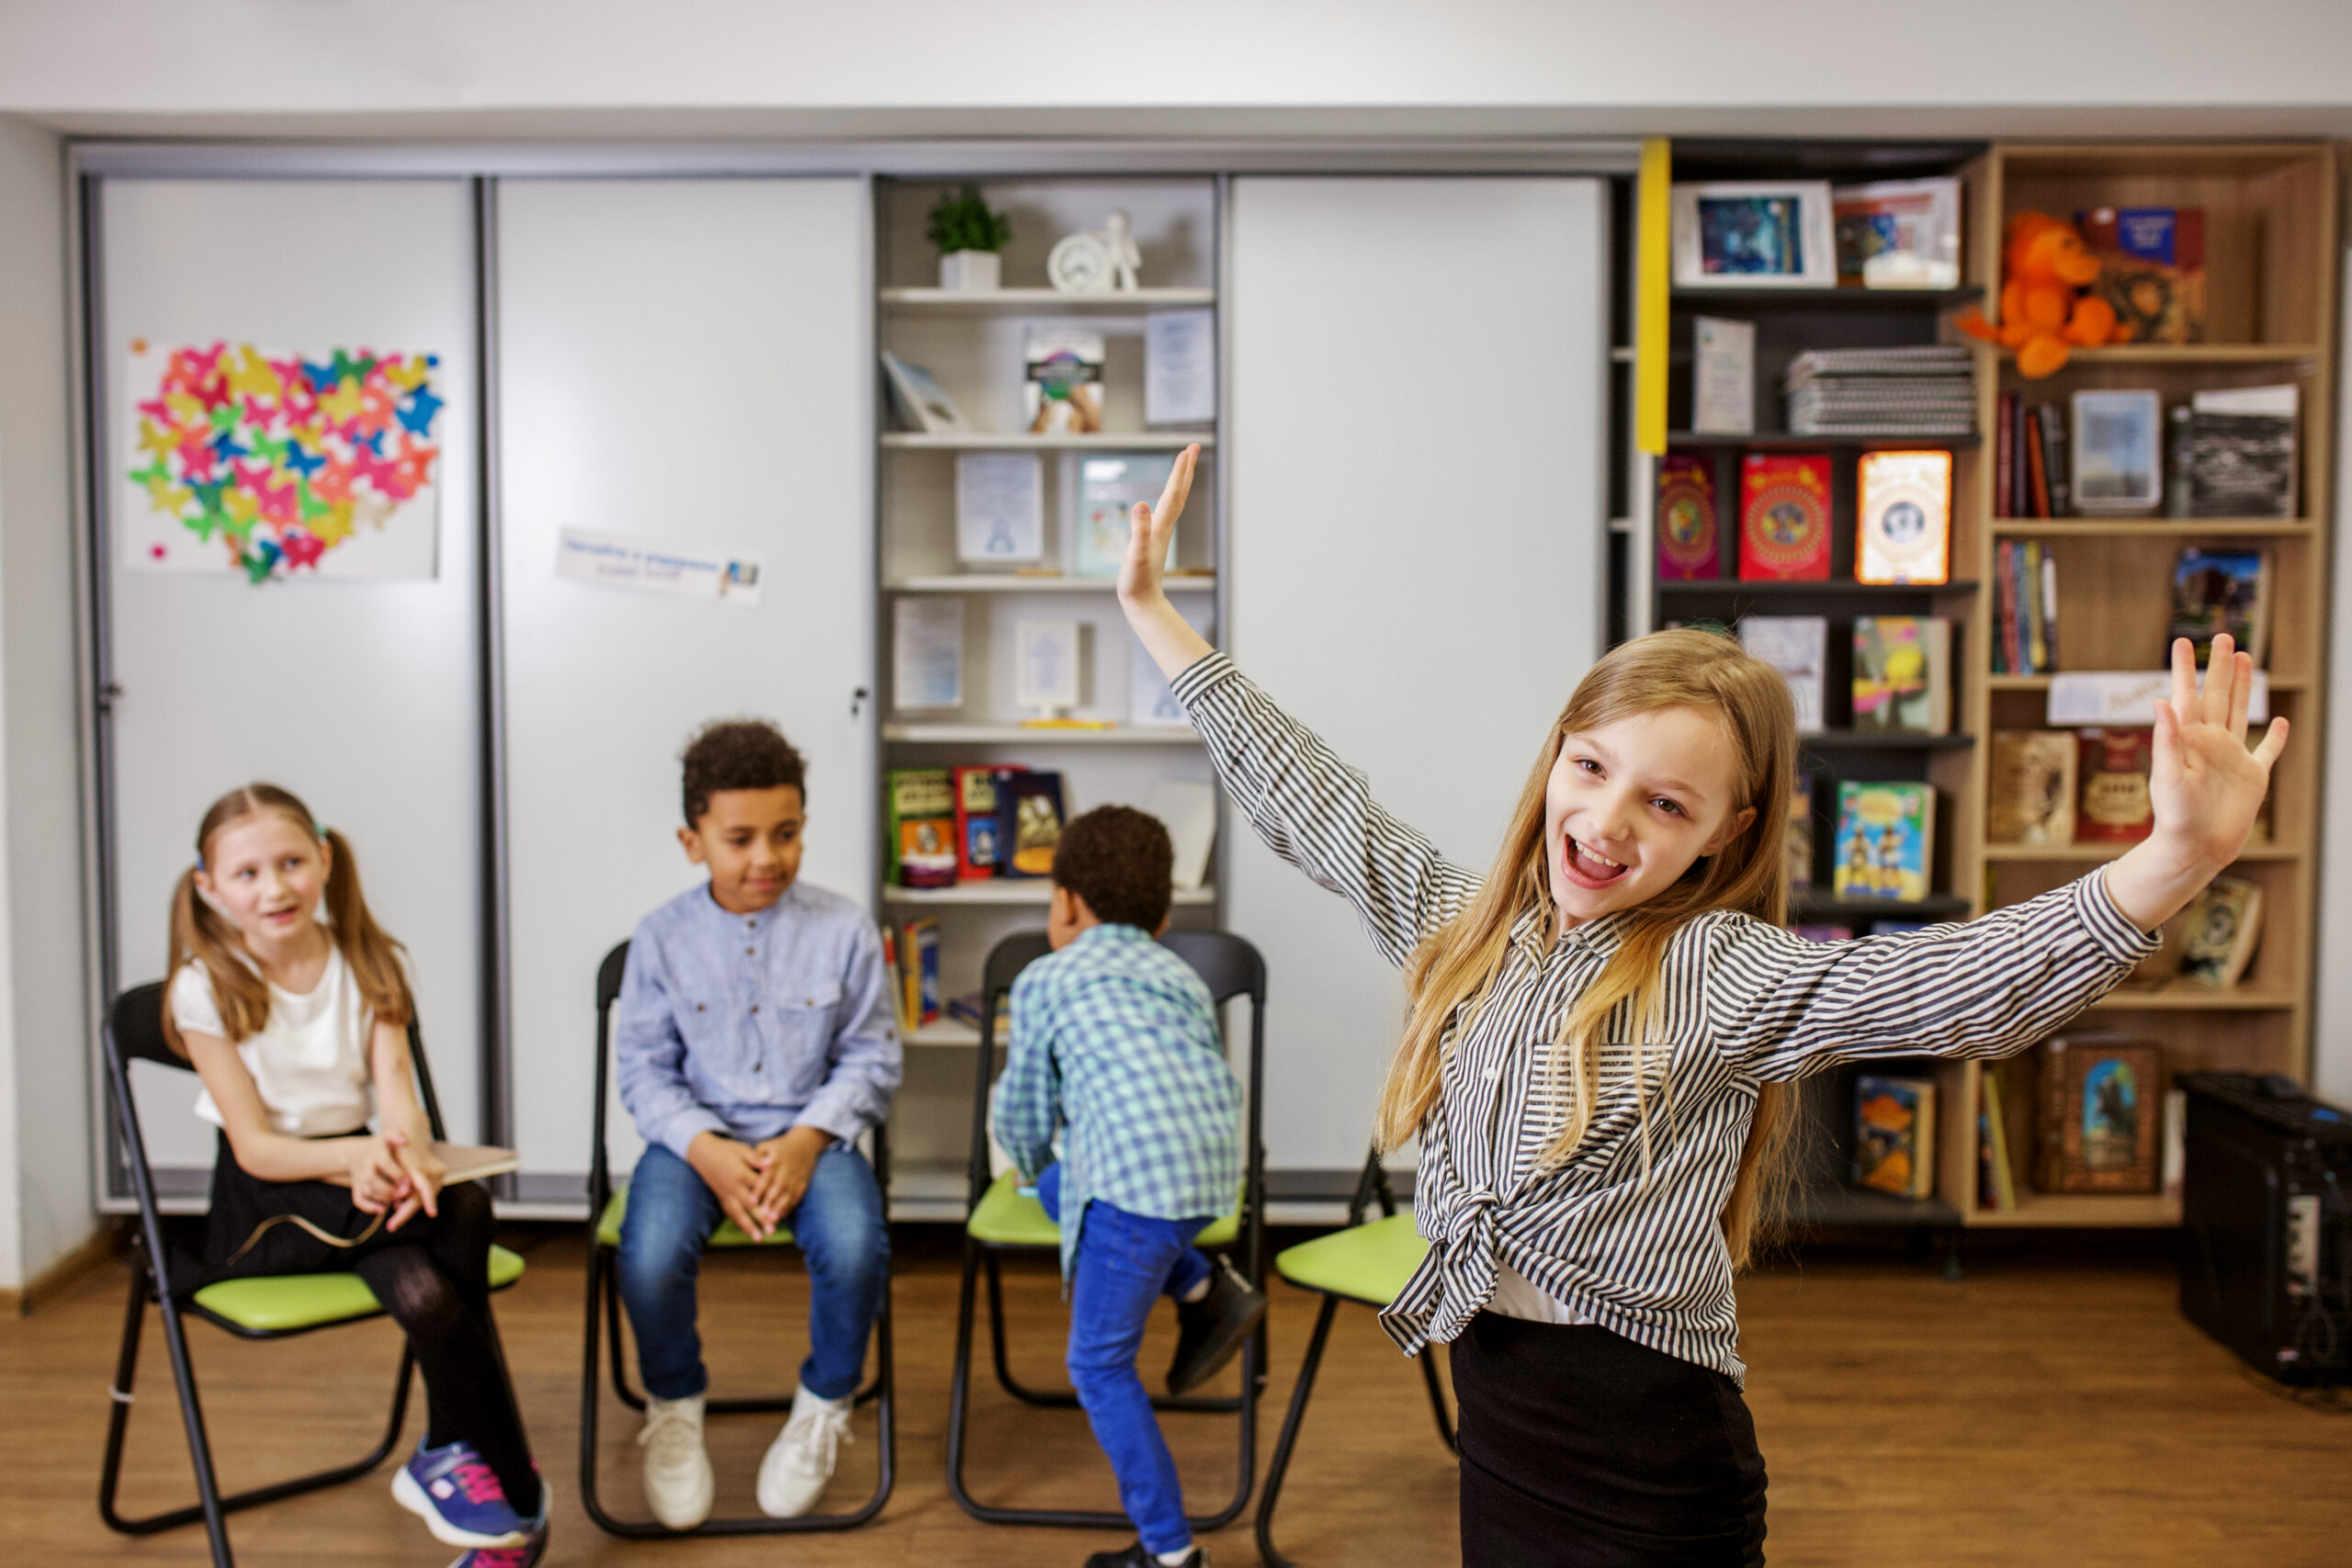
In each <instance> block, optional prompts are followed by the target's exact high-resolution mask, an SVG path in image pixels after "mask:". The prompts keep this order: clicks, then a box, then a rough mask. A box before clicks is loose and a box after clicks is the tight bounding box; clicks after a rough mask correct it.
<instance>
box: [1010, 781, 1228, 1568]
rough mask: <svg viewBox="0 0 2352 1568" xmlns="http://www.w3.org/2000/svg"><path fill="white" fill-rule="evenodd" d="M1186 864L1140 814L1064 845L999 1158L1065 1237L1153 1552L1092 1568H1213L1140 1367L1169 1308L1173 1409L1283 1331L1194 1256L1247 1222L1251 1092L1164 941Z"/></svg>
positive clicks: (1112, 1428)
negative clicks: (1240, 1204) (1059, 1140)
mask: <svg viewBox="0 0 2352 1568" xmlns="http://www.w3.org/2000/svg"><path fill="white" fill-rule="evenodd" d="M1173 858H1174V857H1173V852H1172V850H1171V848H1170V843H1169V840H1168V829H1165V828H1163V827H1161V826H1160V824H1159V819H1158V818H1154V817H1150V816H1147V815H1146V814H1144V813H1143V812H1140V811H1136V810H1132V809H1130V808H1128V807H1124V806H1105V807H1100V808H1098V809H1096V810H1093V811H1090V812H1087V813H1086V814H1085V815H1084V816H1082V817H1079V818H1075V819H1073V820H1072V821H1071V822H1070V824H1069V827H1067V828H1066V829H1063V830H1062V838H1061V843H1060V845H1059V847H1058V848H1057V849H1056V851H1055V852H1054V873H1053V878H1054V886H1053V904H1052V911H1051V914H1050V915H1049V916H1048V918H1047V920H1046V934H1047V936H1048V938H1049V939H1050V940H1051V942H1052V943H1053V946H1054V952H1053V953H1050V954H1048V955H1047V956H1046V957H1044V958H1041V959H1039V960H1038V961H1037V962H1036V963H1035V964H1031V965H1030V966H1029V967H1028V968H1027V969H1025V970H1023V972H1022V975H1021V978H1020V979H1018V980H1016V981H1015V982H1013V987H1012V1049H1011V1051H1010V1053H1009V1055H1007V1057H1006V1059H1005V1066H1004V1076H1003V1077H1001V1078H1000V1079H999V1080H998V1081H997V1087H996V1095H995V1100H994V1105H993V1109H994V1111H995V1127H996V1136H997V1141H998V1142H999V1143H1000V1144H1001V1145H1003V1147H1004V1150H1005V1152H1006V1153H1007V1154H1008V1155H1010V1156H1012V1160H1013V1163H1014V1164H1016V1165H1018V1166H1019V1167H1020V1168H1021V1174H1022V1176H1023V1179H1026V1180H1034V1181H1035V1183H1036V1186H1037V1196H1038V1198H1039V1199H1040V1200H1041V1201H1043V1202H1044V1204H1045V1206H1046V1213H1049V1214H1052V1215H1053V1216H1054V1218H1055V1219H1056V1220H1057V1222H1058V1223H1059V1224H1060V1225H1061V1233H1062V1276H1063V1279H1064V1280H1065V1281H1067V1283H1068V1287H1069V1298H1070V1325H1069V1376H1070V1384H1071V1386H1072V1387H1073V1388H1075V1389H1076V1390H1077V1391H1078V1402H1079V1404H1080V1405H1082V1406H1083V1407H1084V1408H1085V1411H1086V1416H1087V1419H1088V1421H1089V1422H1091V1424H1092V1426H1093V1427H1094V1440H1095V1441H1096V1442H1098V1443H1100V1444H1101V1445H1102V1447H1103V1454H1104V1455H1105V1456H1106V1457H1107V1458H1108V1459H1109V1460H1110V1461H1111V1469H1112V1471H1113V1472H1114V1474H1116V1475H1117V1477H1118V1481H1119V1503H1120V1506H1122V1507H1124V1508H1125V1510H1126V1512H1127V1517H1129V1518H1130V1519H1132V1520H1134V1521H1135V1526H1136V1534H1137V1537H1138V1539H1137V1540H1136V1541H1135V1543H1134V1544H1132V1545H1130V1546H1129V1547H1127V1548H1126V1549H1125V1551H1116V1552H1097V1553H1096V1554H1095V1555H1093V1556H1092V1557H1090V1558H1089V1559H1088V1560H1087V1562H1088V1568H1156V1565H1159V1564H1165V1565H1167V1568H1205V1564H1206V1562H1207V1561H1208V1559H1207V1555H1206V1554H1205V1553H1204V1552H1203V1551H1201V1550H1200V1549H1199V1548H1197V1547H1195V1546H1194V1545H1193V1532H1192V1527H1191V1526H1190V1525H1188V1524H1187V1523H1186V1522H1185V1519H1184V1495H1183V1489H1182V1485H1181V1484H1180V1483H1179V1482H1178V1480H1177V1477H1176V1463H1175V1461H1174V1460H1173V1459H1171V1458H1170V1455H1169V1452H1168V1443H1167V1440H1166V1439H1165V1438H1162V1437H1161V1436H1160V1432H1159V1419H1158V1418H1157V1417H1156V1416H1154V1415H1153V1414H1152V1409H1151V1400H1150V1398H1149V1396H1148V1395H1147V1394H1146V1393H1144V1387H1143V1379H1142V1378H1141V1377H1139V1376H1138V1375H1137V1374H1136V1351H1137V1350H1138V1349H1139V1348H1141V1346H1142V1344H1143V1332H1144V1325H1145V1324H1146V1323H1147V1322H1148V1321H1149V1319H1150V1316H1151V1312H1152V1308H1153V1306H1154V1304H1155V1303H1157V1302H1158V1301H1159V1298H1160V1297H1161V1296H1162V1295H1169V1296H1172V1297H1174V1298H1175V1299H1176V1302H1177V1307H1176V1317H1177V1328H1178V1332H1177V1343H1176V1359H1175V1361H1174V1362H1173V1364H1171V1365H1170V1368H1169V1370H1168V1390H1169V1392H1170V1393H1183V1392H1184V1391H1186V1390H1187V1389H1190V1388H1193V1387H1194V1386H1196V1385H1198V1384H1199V1383H1201V1382H1204V1381H1205V1380H1206V1379H1207V1378H1208V1377H1209V1376H1210V1375H1211V1374H1213V1373H1214V1372H1216V1370H1217V1369H1218V1368H1219V1367H1222V1366H1223V1365H1224V1364H1225V1363H1226V1362H1227V1360H1229V1359H1231V1358H1232V1357H1233V1355H1234V1353H1235V1352H1236V1351H1238V1349H1239V1348H1241V1344H1242V1341H1243V1340H1244V1339H1246V1338H1248V1337H1249V1335H1250V1330H1251V1329H1253V1328H1254V1327H1256V1326H1257V1324H1258V1321H1259V1319H1260V1318H1261V1317H1263V1316H1264V1315H1265V1312H1266V1298H1265V1297H1264V1296H1263V1295H1262V1294H1261V1293H1260V1292H1257V1291H1255V1290H1252V1289H1251V1288H1250V1284H1249V1282H1248V1281H1246V1280H1243V1279H1242V1278H1241V1277H1240V1275H1238V1273H1236V1272H1235V1271H1234V1269H1233V1267H1232V1265H1230V1264H1229V1263H1227V1262H1225V1261H1224V1260H1223V1259H1219V1260H1218V1261H1217V1262H1216V1263H1214V1264H1212V1263H1211V1262H1210V1261H1209V1259H1208V1258H1205V1257H1204V1256H1203V1255H1202V1254H1201V1252H1200V1250H1199V1249H1198V1248H1197V1247H1194V1246H1193V1237H1194V1236H1195V1235H1199V1234H1200V1232H1201V1230H1202V1228H1203V1227H1204V1226H1205V1225H1207V1224H1208V1223H1209V1222H1210V1221H1211V1220H1212V1219H1215V1218H1216V1217H1217V1216H1219V1215H1222V1214H1229V1213H1233V1210H1234V1204H1235V1199H1236V1194H1237V1193H1238V1190H1239V1187H1240V1182H1241V1086H1240V1084H1239V1083H1238V1082H1237V1081H1236V1080H1235V1078H1234V1076H1233V1072H1232V1069H1231V1068H1230V1067H1228V1066H1227V1065H1226V1061H1225V1055H1224V1052H1223V1050H1222V1048H1221V1046H1220V1043H1219V1036H1218V1032H1217V1022H1216V1007H1215V1005H1214V1004H1213V1003H1212V1002H1211V1001H1210V999H1209V993H1208V987H1205V986H1204V985H1203V984H1202V983H1201V978H1200V976H1198V975H1196V974H1194V973H1193V969H1192V966H1191V965H1190V964H1186V963H1185V962H1184V961H1183V960H1182V959H1181V958H1179V957H1177V956H1176V955H1175V954H1174V953H1170V951H1169V950H1168V949H1166V948H1164V947H1162V946H1160V945H1159V942H1157V941H1156V940H1154V939H1155V938H1156V937H1157V936H1158V934H1159V932H1161V931H1165V930H1166V929H1167V926H1168V905H1169V871H1170V865H1171V863H1172V862H1173ZM1057 1129H1059V1130H1061V1131H1062V1133H1063V1137H1064V1152H1063V1156H1062V1159H1061V1161H1060V1162H1059V1163H1058V1164H1056V1163H1053V1158H1054V1156H1053V1140H1054V1134H1055V1132H1056V1131H1057Z"/></svg>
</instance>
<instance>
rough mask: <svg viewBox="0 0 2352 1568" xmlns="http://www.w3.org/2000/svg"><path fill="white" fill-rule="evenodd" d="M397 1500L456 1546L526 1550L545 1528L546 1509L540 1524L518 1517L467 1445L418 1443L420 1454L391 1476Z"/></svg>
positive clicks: (436, 1534) (493, 1476)
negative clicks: (539, 1529)
mask: <svg viewBox="0 0 2352 1568" xmlns="http://www.w3.org/2000/svg"><path fill="white" fill-rule="evenodd" d="M392 1501H394V1502H396V1503H398V1504H399V1505H400V1506H401V1507H403V1508H406V1509H407V1510H408V1511H409V1512H410V1513H412V1514H414V1515H415V1516H416V1517H418V1518H421V1519H423V1520H424V1527H425V1529H429V1530H431V1531H432V1532H433V1539H434V1540H439V1541H445V1542H447V1544H449V1545H451V1546H470V1547H475V1548H482V1549H486V1548H492V1547H522V1546H526V1545H527V1544H528V1542H529V1540H530V1539H531V1536H532V1534H533V1533H534V1530H533V1527H534V1526H535V1525H544V1523H545V1511H544V1510H542V1511H541V1517H540V1518H539V1519H537V1520H526V1519H524V1518H522V1517H519V1516H518V1515H517V1514H516V1513H515V1509H514V1507H513V1506H511V1505H509V1504H508V1502H507V1501H506V1489H505V1488H504V1487H503V1486H501V1485H499V1484H498V1477H497V1475H496V1474H495V1473H493V1472H492V1470H491V1468H490V1466H488V1465H487V1464H484V1463H483V1462H482V1459H481V1455H480V1454H478V1453H476V1452H474V1450H473V1445H472V1444H470V1443H467V1442H454V1443H450V1444H448V1445H447V1446H446V1447H443V1448H437V1449H428V1448H426V1447H425V1446H424V1438H418V1439H417V1443H416V1452H415V1453H414V1454H413V1455H412V1456H410V1458H409V1461H408V1463H406V1464H404V1465H402V1466H401V1472H400V1473H399V1474H398V1475H395V1476H393V1477H392ZM469 1555H471V1554H470V1553H469Z"/></svg>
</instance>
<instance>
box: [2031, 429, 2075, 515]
mask: <svg viewBox="0 0 2352 1568" xmlns="http://www.w3.org/2000/svg"><path fill="white" fill-rule="evenodd" d="M2033 417H2034V420H2035V422H2036V423H2037V425H2038V426H2039V428H2040V429H2041V453H2042V470H2043V478H2042V491H2041V502H2040V503H2041V516H2044V517H2068V516H2072V515H2073V510H2072V509H2073V506H2074V493H2075V488H2074V477H2073V476H2074V469H2073V468H2071V467H2069V466H2068V465H2069V462H2070V459H2069V457H2067V452H2066V421H2065V418H2064V416H2063V415H2062V414H2061V413H2060V412H2058V405H2057V404H2056V403H2036V404H2034V405H2033Z"/></svg>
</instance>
